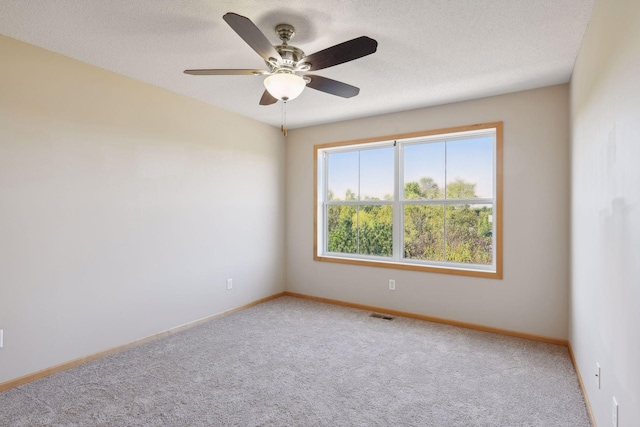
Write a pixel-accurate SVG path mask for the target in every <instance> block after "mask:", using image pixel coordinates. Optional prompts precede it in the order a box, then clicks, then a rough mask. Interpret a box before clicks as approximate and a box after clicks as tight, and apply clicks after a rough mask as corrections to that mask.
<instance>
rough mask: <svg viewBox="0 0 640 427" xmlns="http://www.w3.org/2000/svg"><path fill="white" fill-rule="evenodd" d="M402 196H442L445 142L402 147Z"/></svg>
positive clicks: (412, 197) (407, 197) (439, 197)
mask: <svg viewBox="0 0 640 427" xmlns="http://www.w3.org/2000/svg"><path fill="white" fill-rule="evenodd" d="M403 161H404V164H403V166H404V176H403V182H404V198H405V199H407V200H409V199H441V198H443V197H444V182H445V180H444V178H445V143H444V142H432V143H424V144H411V145H406V146H405V147H404V149H403Z"/></svg>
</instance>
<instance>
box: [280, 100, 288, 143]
mask: <svg viewBox="0 0 640 427" xmlns="http://www.w3.org/2000/svg"><path fill="white" fill-rule="evenodd" d="M280 132H282V133H283V134H284V136H287V101H282V124H281V125H280Z"/></svg>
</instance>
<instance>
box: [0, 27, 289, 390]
mask: <svg viewBox="0 0 640 427" xmlns="http://www.w3.org/2000/svg"><path fill="white" fill-rule="evenodd" d="M0 57H2V67H0V329H4V333H5V336H4V338H5V339H4V344H5V346H4V348H2V349H0V383H1V382H4V381H7V380H10V379H13V378H17V377H19V376H22V375H25V374H28V373H32V372H35V371H38V370H40V369H43V368H47V367H50V366H53V365H55V364H58V363H62V362H66V361H69V360H72V359H75V358H78V357H81V356H85V355H89V354H92V353H95V352H97V351H100V350H104V349H108V348H111V347H113V346H118V345H121V344H125V343H128V342H131V341H133V340H135V339H139V338H143V337H146V336H149V335H152V334H155V333H157V332H160V331H163V330H166V329H169V328H171V327H175V326H178V325H181V324H184V323H187V322H190V321H193V320H196V319H199V318H203V317H206V316H208V315H211V314H215V313H219V312H222V311H225V310H228V309H231V308H235V307H238V306H241V305H244V304H246V303H249V302H251V301H254V300H256V299H259V298H263V297H266V296H269V295H272V294H275V293H277V292H281V291H283V290H284V280H283V277H284V172H283V171H284V154H285V152H284V149H285V147H284V138H283V137H282V135H281V134H280V133H279V131H278V130H277V129H275V128H272V127H270V126H267V125H263V124H260V123H257V122H255V121H252V120H250V119H246V118H243V117H240V116H237V115H234V114H232V113H228V112H224V111H221V110H219V109H216V108H214V107H211V106H208V105H206V104H203V103H201V102H198V101H195V100H192V99H188V98H186V97H183V96H180V95H176V94H173V93H170V92H168V91H165V90H162V89H159V88H156V87H153V86H150V85H147V84H144V83H140V82H137V81H134V80H131V79H128V78H125V77H122V76H119V75H116V74H113V73H110V72H107V71H104V70H101V69H98V68H96V67H92V66H89V65H86V64H83V63H80V62H77V61H74V60H71V59H69V58H66V57H63V56H60V55H57V54H53V53H51V52H48V51H45V50H43V49H39V48H36V47H33V46H30V45H27V44H24V43H20V42H17V41H15V40H11V39H8V38H6V37H0ZM227 277H231V278H233V279H234V289H233V290H231V291H227V290H225V279H226V278H227Z"/></svg>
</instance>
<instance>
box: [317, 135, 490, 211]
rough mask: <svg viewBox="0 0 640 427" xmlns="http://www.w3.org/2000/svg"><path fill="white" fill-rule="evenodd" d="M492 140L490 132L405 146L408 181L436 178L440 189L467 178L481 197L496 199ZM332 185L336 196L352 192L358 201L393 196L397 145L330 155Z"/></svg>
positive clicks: (330, 185)
mask: <svg viewBox="0 0 640 427" xmlns="http://www.w3.org/2000/svg"><path fill="white" fill-rule="evenodd" d="M493 142H494V138H493V137H492V136H485V135H483V136H476V137H469V138H465V139H459V140H453V141H449V142H447V143H446V171H445V143H444V142H442V141H438V142H429V143H424V142H423V143H415V144H407V145H405V146H404V163H403V167H404V171H403V172H404V173H403V175H404V183H405V184H406V183H408V182H419V181H420V179H421V178H429V177H430V178H432V179H433V180H434V181H435V182H436V183H437V184H438V187H439V188H440V189H444V188H445V174H446V177H447V183H451V182H453V181H455V180H458V179H460V180H463V181H465V182H468V183H475V184H476V188H475V190H476V191H475V193H476V196H477V197H480V198H491V197H493V195H494V194H493ZM328 166H329V182H328V188H329V190H330V191H331V192H332V193H333V197H334V199H338V200H345V195H346V193H347V190H351V191H352V192H353V193H354V194H355V196H356V198H357V197H358V195H359V196H360V200H365V199H380V200H384V199H386V198H388V197H387V196H388V195H393V182H394V178H393V174H394V148H393V147H392V146H386V147H377V148H369V149H363V150H360V152H357V151H351V152H345V153H331V154H330V155H329V164H328Z"/></svg>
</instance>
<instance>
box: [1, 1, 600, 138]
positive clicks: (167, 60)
mask: <svg viewBox="0 0 640 427" xmlns="http://www.w3.org/2000/svg"><path fill="white" fill-rule="evenodd" d="M592 6H593V0H526V1H525V0H523V1H520V0H429V1H427V0H412V1H406V0H396V1H393V2H392V1H388V0H386V1H385V0H349V1H345V0H322V1H317V0H296V1H291V0H270V1H259V0H252V1H244V0H242V1H226V2H225V1H212V0H191V1H188V0H136V1H131V0H111V1H104V0H82V1H78V0H31V1H24V0H2V1H0V33H1V34H4V35H6V36H9V37H12V38H15V39H18V40H22V41H25V42H28V43H31V44H33V45H36V46H40V47H43V48H46V49H49V50H51V51H54V52H58V53H61V54H63V55H66V56H69V57H72V58H76V59H78V60H81V61H84V62H87V63H90V64H93V65H96V66H99V67H102V68H105V69H107V70H111V71H114V72H116V73H119V74H123V75H126V76H129V77H132V78H134V79H137V80H141V81H144V82H148V83H151V84H153V85H156V86H160V87H163V88H166V89H169V90H171V91H174V92H178V93H182V94H184V95H187V96H190V97H192V98H196V99H200V100H202V101H204V102H207V103H209V104H212V105H215V106H217V107H220V108H223V109H225V110H229V111H233V112H236V113H238V114H242V115H244V116H248V117H251V118H253V119H255V120H258V121H261V122H264V123H268V124H270V125H273V126H280V122H281V117H282V111H281V103H278V104H275V105H271V106H266V107H265V106H260V105H258V101H259V100H260V96H261V95H262V92H263V90H264V86H263V84H262V80H263V79H264V77H258V76H190V75H185V74H183V70H185V69H190V68H259V69H262V68H264V62H263V61H262V59H261V58H260V57H259V56H258V55H257V54H256V53H255V52H254V51H253V50H252V49H251V48H250V47H249V46H248V45H246V44H245V43H244V42H243V41H242V39H241V38H240V37H239V36H238V35H237V34H236V33H235V32H234V31H233V30H232V29H231V27H229V26H228V25H227V24H226V23H225V22H224V21H223V19H222V16H223V15H224V14H225V13H226V12H235V13H238V14H240V15H244V16H246V17H248V18H249V19H251V20H252V21H253V22H254V23H255V24H256V25H257V26H258V28H260V29H261V30H262V31H263V32H264V33H265V35H266V36H267V37H268V38H269V39H270V40H271V41H272V42H273V43H274V44H279V43H278V42H279V40H278V38H277V36H276V34H275V32H274V31H273V28H274V27H275V25H277V24H279V23H288V24H291V25H293V26H295V28H296V36H295V38H294V40H293V41H292V42H291V44H293V45H295V46H298V47H299V48H301V49H302V50H303V51H304V52H305V53H307V54H311V53H314V52H316V51H318V50H322V49H325V48H327V47H330V46H333V45H335V44H338V43H341V42H343V41H346V40H350V39H353V38H355V37H359V36H362V35H366V36H369V37H371V38H373V39H376V40H377V41H378V51H377V52H376V53H374V54H373V55H369V56H367V57H364V58H361V59H358V60H355V61H352V62H348V63H345V64H341V65H337V66H335V67H332V68H327V69H324V70H320V71H317V72H316V74H318V75H322V76H325V77H329V78H332V79H335V80H340V81H343V82H345V83H349V84H351V85H354V86H358V87H359V88H360V89H361V90H360V94H359V95H358V96H357V97H354V98H350V99H343V98H339V97H336V96H332V95H328V94H325V93H322V92H318V91H316V90H312V89H309V88H307V89H305V91H304V92H303V93H302V95H300V97H299V98H297V99H295V100H293V101H290V102H289V103H288V104H287V124H288V127H289V128H290V129H293V128H297V127H304V126H310V125H314V124H321V123H327V122H333V121H340V120H346V119H351V118H356V117H363V116H370V115H376V114H383V113H388V112H396V111H402V110H408V109H414V108H419V107H426V106H431V105H437V104H443V103H449V102H454V101H461V100H467V99H473V98H480V97H485V96H491V95H497V94H502V93H508V92H514V91H519V90H526V89H531V88H536V87H543V86H549V85H554V84H560V83H566V82H568V81H569V78H570V76H571V72H572V69H573V64H574V60H575V58H576V55H577V53H578V49H579V47H580V43H581V41H582V37H583V34H584V32H585V29H586V26H587V23H588V21H589V17H590V14H591V9H592ZM3 65H4V66H6V65H7V64H3ZM43 77H46V76H43Z"/></svg>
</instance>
